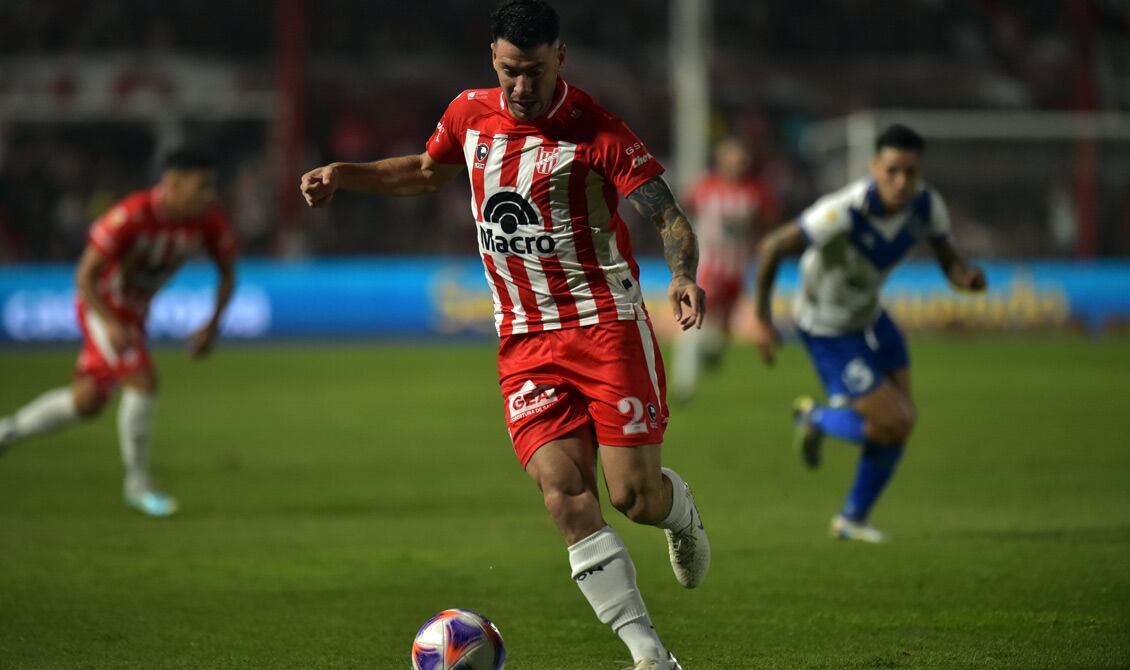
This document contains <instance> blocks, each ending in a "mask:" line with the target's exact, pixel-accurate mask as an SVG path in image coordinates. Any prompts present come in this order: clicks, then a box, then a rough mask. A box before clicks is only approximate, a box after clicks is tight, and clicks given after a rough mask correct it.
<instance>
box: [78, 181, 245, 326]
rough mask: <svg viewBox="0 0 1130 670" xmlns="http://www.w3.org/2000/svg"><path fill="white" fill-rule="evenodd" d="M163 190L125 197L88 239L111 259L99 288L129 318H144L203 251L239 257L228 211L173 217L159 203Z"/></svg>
mask: <svg viewBox="0 0 1130 670" xmlns="http://www.w3.org/2000/svg"><path fill="white" fill-rule="evenodd" d="M159 188H160V187H154V188H151V189H147V190H144V191H138V192H136V193H133V194H131V195H129V196H126V197H125V198H123V199H122V200H121V201H119V202H118V204H117V205H115V206H114V207H113V208H111V209H110V211H108V212H106V213H105V214H103V215H102V217H101V218H99V219H98V220H97V221H95V222H94V225H93V226H92V227H91V229H90V235H89V236H88V238H87V241H88V243H89V244H90V245H91V246H93V247H94V248H95V249H97V250H98V252H99V253H101V254H102V255H103V256H105V257H106V259H107V261H108V262H107V263H106V265H105V268H104V269H103V270H102V273H101V274H100V275H99V277H98V280H97V283H96V290H97V291H98V294H99V296H101V298H102V299H103V300H104V301H105V302H106V304H107V306H109V307H110V309H111V310H113V311H114V313H115V314H116V315H118V316H119V317H120V318H122V319H124V320H129V321H138V322H142V323H143V322H144V321H145V316H146V314H147V313H148V311H149V303H150V301H151V300H152V299H153V296H154V294H156V293H157V291H158V290H159V289H160V288H161V287H162V286H163V285H164V284H165V282H167V281H168V280H169V278H170V277H172V276H173V274H174V273H176V271H177V270H178V269H179V268H180V266H181V265H183V264H184V262H185V261H186V260H188V259H189V258H191V257H192V256H194V255H195V254H197V253H198V252H199V251H201V250H202V249H203V250H204V251H206V252H207V253H208V255H210V256H211V257H212V258H215V259H224V258H230V257H232V256H234V255H235V251H236V242H235V236H234V235H233V234H232V232H231V226H230V225H229V223H228V217H227V215H226V214H225V213H224V211H223V209H222V208H221V207H220V206H219V205H217V204H213V205H211V206H209V207H208V209H207V210H205V211H204V213H203V214H201V215H200V216H198V217H195V218H191V219H183V220H177V221H173V220H169V219H166V218H164V217H163V216H162V214H161V213H160V211H159V210H158V207H157V198H158V197H159V193H160V191H159Z"/></svg>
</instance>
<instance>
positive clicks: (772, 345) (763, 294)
mask: <svg viewBox="0 0 1130 670" xmlns="http://www.w3.org/2000/svg"><path fill="white" fill-rule="evenodd" d="M807 245H808V240H807V238H806V237H805V234H804V231H803V230H801V227H800V224H799V223H797V222H795V221H794V222H792V223H788V224H785V225H784V226H781V227H780V228H777V229H776V230H774V231H773V232H771V233H769V234H768V235H766V236H765V239H764V240H762V241H761V245H760V246H759V248H758V255H757V293H756V301H757V302H756V311H755V314H754V320H753V339H754V342H755V343H756V344H757V351H758V352H759V353H760V354H761V360H762V361H764V362H765V364H766V365H773V353H774V351H775V350H776V348H777V347H778V346H779V345H780V343H781V338H780V336H778V335H777V330H776V329H775V328H774V327H773V283H774V282H775V281H776V280H777V268H778V267H779V266H780V265H781V259H782V258H784V257H786V256H795V255H797V254H799V253H801V252H802V251H804V248H805V247H806V246H807Z"/></svg>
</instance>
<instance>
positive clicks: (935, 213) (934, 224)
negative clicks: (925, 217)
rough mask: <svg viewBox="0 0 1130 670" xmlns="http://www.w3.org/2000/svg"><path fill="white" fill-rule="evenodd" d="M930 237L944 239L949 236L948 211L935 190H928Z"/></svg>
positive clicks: (944, 202)
mask: <svg viewBox="0 0 1130 670" xmlns="http://www.w3.org/2000/svg"><path fill="white" fill-rule="evenodd" d="M930 198H931V200H933V202H931V203H930V239H933V240H946V239H949V236H950V211H949V208H948V207H946V201H945V200H943V199H942V196H941V195H939V194H938V192H937V191H930Z"/></svg>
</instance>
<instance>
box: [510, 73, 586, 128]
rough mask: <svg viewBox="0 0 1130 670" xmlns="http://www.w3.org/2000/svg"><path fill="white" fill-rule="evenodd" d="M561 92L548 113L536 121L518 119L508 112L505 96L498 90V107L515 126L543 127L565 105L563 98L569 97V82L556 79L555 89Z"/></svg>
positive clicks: (561, 78) (560, 78)
mask: <svg viewBox="0 0 1130 670" xmlns="http://www.w3.org/2000/svg"><path fill="white" fill-rule="evenodd" d="M556 90H558V91H560V92H561V95H560V96H559V97H556V98H554V102H553V104H552V105H551V106H550V108H549V111H548V112H546V113H545V114H543V115H542V116H539V117H538V118H536V119H519V118H518V117H516V116H514V115H513V114H512V113H511V112H510V107H509V106H508V105H507V104H506V94H505V93H504V92H503V91H502V89H501V88H500V89H499V90H498V106H499V107H500V108H501V111H502V113H503V114H505V115H506V117H507V118H508V119H510V121H511V122H513V123H516V124H525V125H529V126H543V125H545V124H547V123H549V122H550V121H552V120H553V115H554V114H556V113H557V112H558V110H560V109H561V106H562V105H564V104H565V98H567V97H569V82H567V81H565V79H564V78H563V77H558V78H557V89H556Z"/></svg>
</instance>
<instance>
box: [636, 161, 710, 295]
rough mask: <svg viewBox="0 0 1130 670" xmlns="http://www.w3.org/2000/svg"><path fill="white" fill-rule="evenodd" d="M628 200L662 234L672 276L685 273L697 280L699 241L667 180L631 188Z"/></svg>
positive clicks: (653, 181) (654, 180) (652, 181)
mask: <svg viewBox="0 0 1130 670" xmlns="http://www.w3.org/2000/svg"><path fill="white" fill-rule="evenodd" d="M628 200H630V201H631V202H632V204H633V205H634V206H635V208H636V210H637V211H638V212H639V213H640V214H642V215H643V217H644V218H645V219H647V220H648V221H651V222H652V223H653V224H654V225H655V227H656V228H658V229H659V234H660V235H661V236H662V237H663V257H664V258H665V259H666V260H667V267H668V268H670V269H671V274H672V276H674V277H678V276H685V277H687V278H689V279H690V280H691V281H694V278H695V274H696V273H697V271H698V240H696V239H695V235H694V230H693V229H692V228H691V223H690V221H688V220H687V215H686V214H684V213H683V210H682V209H681V208H680V207H679V203H677V202H675V196H674V194H672V193H671V188H670V187H669V186H667V182H665V181H663V178H662V177H656V178H655V179H652V180H651V181H649V182H647V183H646V184H644V185H643V186H641V187H639V188H637V189H636V190H635V191H632V194H631V195H630V196H628Z"/></svg>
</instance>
